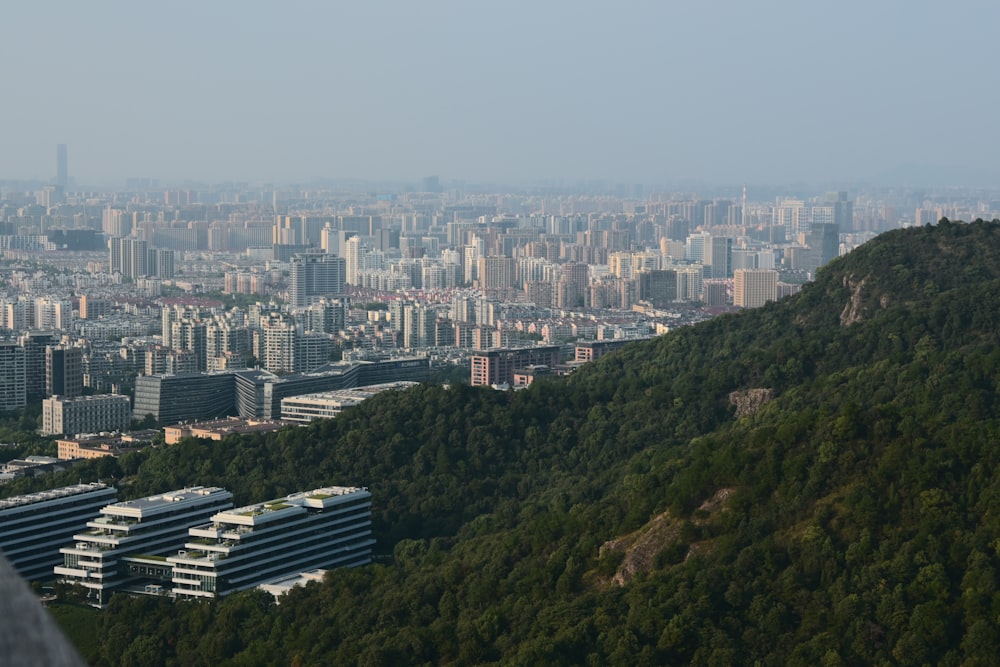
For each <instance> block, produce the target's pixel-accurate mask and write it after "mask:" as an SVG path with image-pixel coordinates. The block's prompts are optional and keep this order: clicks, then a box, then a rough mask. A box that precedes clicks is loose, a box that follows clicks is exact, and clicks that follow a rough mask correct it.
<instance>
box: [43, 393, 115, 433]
mask: <svg viewBox="0 0 1000 667" xmlns="http://www.w3.org/2000/svg"><path fill="white" fill-rule="evenodd" d="M131 423H132V403H131V401H130V400H129V397H128V396H121V395H118V394H99V395H96V396H77V397H75V398H65V397H62V396H53V397H52V398H46V399H45V400H44V401H42V433H43V434H45V435H59V434H66V435H75V434H77V433H100V432H102V431H126V430H128V427H129V425H131Z"/></svg>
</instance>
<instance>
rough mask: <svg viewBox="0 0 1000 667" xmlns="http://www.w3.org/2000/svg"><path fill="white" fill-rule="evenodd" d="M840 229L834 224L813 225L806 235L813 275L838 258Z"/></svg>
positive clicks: (810, 268)
mask: <svg viewBox="0 0 1000 667" xmlns="http://www.w3.org/2000/svg"><path fill="white" fill-rule="evenodd" d="M848 203H850V202H848ZM840 229H841V228H840V226H839V225H837V224H836V223H822V224H819V223H815V222H814V223H813V225H812V228H811V229H810V231H809V234H808V235H807V243H808V244H809V250H810V254H811V262H810V267H809V270H810V271H811V272H813V273H815V271H816V270H817V269H819V268H820V267H821V266H825V265H826V264H828V263H829V262H830V261H832V260H834V259H836V258H837V257H839V256H840Z"/></svg>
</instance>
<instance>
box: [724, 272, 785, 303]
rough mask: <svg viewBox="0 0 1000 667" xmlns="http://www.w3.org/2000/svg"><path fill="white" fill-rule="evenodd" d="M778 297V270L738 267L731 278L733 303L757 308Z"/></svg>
mask: <svg viewBox="0 0 1000 667" xmlns="http://www.w3.org/2000/svg"><path fill="white" fill-rule="evenodd" d="M777 299H778V272H777V271H774V270H773V269H740V270H738V271H737V272H736V276H735V278H734V280H733V305H734V306H738V307H740V308H759V307H760V306H763V305H764V304H765V303H767V302H768V301H776V300H777Z"/></svg>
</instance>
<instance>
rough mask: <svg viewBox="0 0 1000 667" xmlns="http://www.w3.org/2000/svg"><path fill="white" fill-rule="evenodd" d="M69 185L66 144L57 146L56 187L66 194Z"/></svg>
mask: <svg viewBox="0 0 1000 667" xmlns="http://www.w3.org/2000/svg"><path fill="white" fill-rule="evenodd" d="M68 185H69V164H68V162H67V159H66V144H58V145H57V146H56V186H58V187H59V189H60V190H61V191H62V192H64V193H65V192H66V187H67V186H68Z"/></svg>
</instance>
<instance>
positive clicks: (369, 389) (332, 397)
mask: <svg viewBox="0 0 1000 667" xmlns="http://www.w3.org/2000/svg"><path fill="white" fill-rule="evenodd" d="M419 384H420V383H419V382H409V381H405V380H400V381H399V382H385V383H383V384H372V385H368V386H365V387H353V388H351V389H333V390H330V391H317V392H314V393H312V394H301V395H299V396H286V397H285V398H283V399H281V401H282V402H283V403H284V402H285V401H288V402H289V403H325V402H329V401H357V402H360V401H363V400H365V399H368V398H371V397H372V396H375V395H376V394H379V393H381V392H383V391H389V390H391V389H409V388H410V387H416V386H417V385H419Z"/></svg>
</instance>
